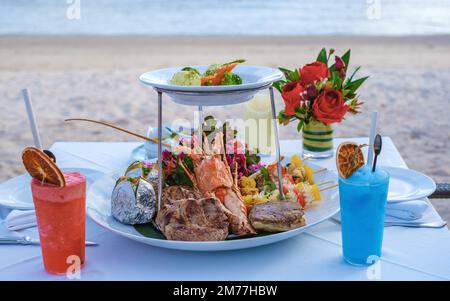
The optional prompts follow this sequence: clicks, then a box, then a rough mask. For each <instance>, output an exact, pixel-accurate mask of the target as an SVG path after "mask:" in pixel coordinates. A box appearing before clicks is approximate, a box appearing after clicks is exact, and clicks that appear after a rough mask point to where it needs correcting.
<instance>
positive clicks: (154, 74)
mask: <svg viewBox="0 0 450 301" xmlns="http://www.w3.org/2000/svg"><path fill="white" fill-rule="evenodd" d="M183 67H184V66H180V67H173V68H165V69H158V70H154V71H150V72H146V73H144V74H142V75H141V76H140V77H139V80H140V81H141V82H143V83H144V84H146V85H150V86H152V87H154V88H157V89H163V90H164V92H165V94H167V95H168V96H169V97H170V98H172V100H173V101H175V102H177V103H180V104H184V105H205V106H219V105H229V104H236V103H241V102H245V101H247V100H249V99H251V98H252V97H253V95H255V94H256V93H257V92H258V89H263V88H264V87H267V86H268V85H271V84H272V83H273V82H275V81H277V80H279V79H281V78H282V77H283V74H282V73H281V71H279V70H277V69H274V68H269V67H260V66H249V65H238V66H237V67H236V68H234V70H233V72H235V73H236V74H238V75H239V76H240V77H241V78H242V81H243V83H242V85H229V86H177V85H172V84H171V83H170V80H171V79H172V76H173V75H174V74H175V73H176V72H178V71H180V70H181V69H183ZM192 67H194V68H196V69H197V70H199V71H200V72H201V73H202V72H204V71H205V70H206V68H207V67H208V66H192Z"/></svg>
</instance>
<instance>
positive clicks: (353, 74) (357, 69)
mask: <svg viewBox="0 0 450 301" xmlns="http://www.w3.org/2000/svg"><path fill="white" fill-rule="evenodd" d="M359 69H361V66H358V67H357V68H356V69H355V71H353V73H352V75H350V77H349V78H348V82H351V81H352V80H353V77H354V76H355V74H356V72H358V71H359Z"/></svg>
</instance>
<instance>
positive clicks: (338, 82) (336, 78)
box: [330, 71, 342, 90]
mask: <svg viewBox="0 0 450 301" xmlns="http://www.w3.org/2000/svg"><path fill="white" fill-rule="evenodd" d="M330 80H331V82H332V84H333V88H334V89H336V90H340V89H341V88H342V79H341V74H340V72H339V71H333V72H331V77H330Z"/></svg>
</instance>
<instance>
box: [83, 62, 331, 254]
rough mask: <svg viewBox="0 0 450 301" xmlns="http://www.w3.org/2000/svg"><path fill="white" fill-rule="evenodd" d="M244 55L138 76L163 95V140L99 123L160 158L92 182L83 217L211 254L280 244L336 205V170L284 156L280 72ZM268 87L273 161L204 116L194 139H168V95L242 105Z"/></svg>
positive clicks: (133, 236) (146, 238) (145, 240)
mask: <svg viewBox="0 0 450 301" xmlns="http://www.w3.org/2000/svg"><path fill="white" fill-rule="evenodd" d="M243 62H244V60H234V61H232V62H229V63H225V64H213V65H210V66H189V67H175V68H168V69H160V70H156V71H151V72H147V73H144V74H143V75H141V77H140V80H141V82H143V83H144V84H146V85H149V86H151V87H153V88H154V90H156V92H157V93H158V137H157V139H150V138H148V137H144V136H141V135H139V134H135V133H132V132H129V131H126V130H123V129H120V128H118V127H116V126H113V125H110V124H106V123H102V122H97V123H102V124H104V125H108V126H110V127H113V128H116V129H119V130H122V131H125V132H127V133H129V134H132V135H135V136H138V137H140V138H142V139H145V140H147V141H150V142H153V143H157V145H158V158H157V159H154V160H150V161H147V162H145V161H137V162H133V163H132V164H131V165H130V166H129V167H128V168H126V169H124V170H121V171H118V172H117V173H114V174H110V175H107V176H105V177H102V178H100V179H99V180H97V181H96V182H95V183H94V184H93V185H91V187H90V189H89V191H88V198H87V199H88V201H87V214H88V215H89V216H90V217H91V218H92V219H93V220H94V221H95V222H97V223H98V224H99V225H101V226H103V227H105V228H107V229H109V230H111V231H113V232H115V233H117V234H119V235H122V236H125V237H128V238H130V239H133V240H137V241H140V242H143V243H146V244H150V245H154V246H159V247H165V248H172V249H181V250H193V251H211V250H232V249H241V248H249V247H255V246H260V245H265V244H269V243H273V242H277V241H280V240H283V239H286V238H289V237H293V236H295V235H298V234H299V233H301V232H303V231H305V230H306V229H308V228H309V227H312V226H314V225H315V224H317V223H320V222H322V221H324V220H326V219H328V218H330V217H331V216H332V215H334V214H336V213H337V212H338V211H339V198H338V189H336V186H337V184H336V183H337V175H336V174H335V173H333V172H331V171H328V170H326V169H323V168H320V167H319V166H315V165H314V164H310V163H309V162H307V160H304V159H302V158H300V156H298V155H295V154H294V155H293V156H290V157H287V156H286V157H282V156H281V154H280V146H279V139H278V127H277V123H276V120H277V118H276V112H275V103H274V96H273V88H272V83H273V82H275V81H277V80H279V79H280V78H281V77H282V76H283V75H282V73H281V72H280V71H278V70H276V69H272V68H267V67H257V66H247V65H241V64H242V63H243ZM262 89H269V91H270V100H271V109H272V119H273V121H272V124H273V127H274V136H275V151H276V156H275V158H269V159H268V160H266V162H264V160H261V157H260V156H259V154H258V151H257V150H251V149H248V147H247V145H246V144H245V143H243V142H241V141H239V140H238V139H237V136H236V131H235V130H234V129H230V128H229V127H228V126H227V124H226V123H225V124H222V125H220V126H219V125H218V123H217V120H215V118H214V117H212V116H207V117H205V118H204V119H203V117H202V115H201V114H199V120H198V121H199V122H198V124H199V125H201V126H199V129H197V130H196V131H195V132H194V130H192V131H191V133H190V135H188V137H186V135H183V136H181V135H180V137H179V139H178V140H176V137H172V138H175V140H174V139H171V140H172V143H171V144H170V145H168V144H165V143H164V142H163V141H162V113H163V101H162V95H163V93H164V94H167V95H168V96H169V97H170V98H171V99H172V100H173V101H175V102H177V103H182V104H186V105H191V106H198V111H199V112H200V113H201V112H202V107H203V106H205V105H213V106H214V105H228V104H234V103H239V102H244V101H247V100H249V99H250V98H251V97H252V96H253V95H255V94H256V93H257V92H258V91H260V90H262ZM91 121H92V120H91ZM211 122H212V123H213V125H214V126H212V127H211ZM215 125H217V126H215ZM175 136H176V135H175ZM174 141H175V142H174ZM163 145H164V146H165V149H164V151H163V149H162V146H163Z"/></svg>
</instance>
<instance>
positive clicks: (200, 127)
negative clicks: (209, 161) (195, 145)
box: [197, 106, 203, 147]
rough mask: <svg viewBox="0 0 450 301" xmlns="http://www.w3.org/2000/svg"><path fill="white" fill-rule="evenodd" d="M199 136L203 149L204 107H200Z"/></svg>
mask: <svg viewBox="0 0 450 301" xmlns="http://www.w3.org/2000/svg"><path fill="white" fill-rule="evenodd" d="M197 135H198V139H199V142H200V146H201V147H203V106H198V129H197Z"/></svg>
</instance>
